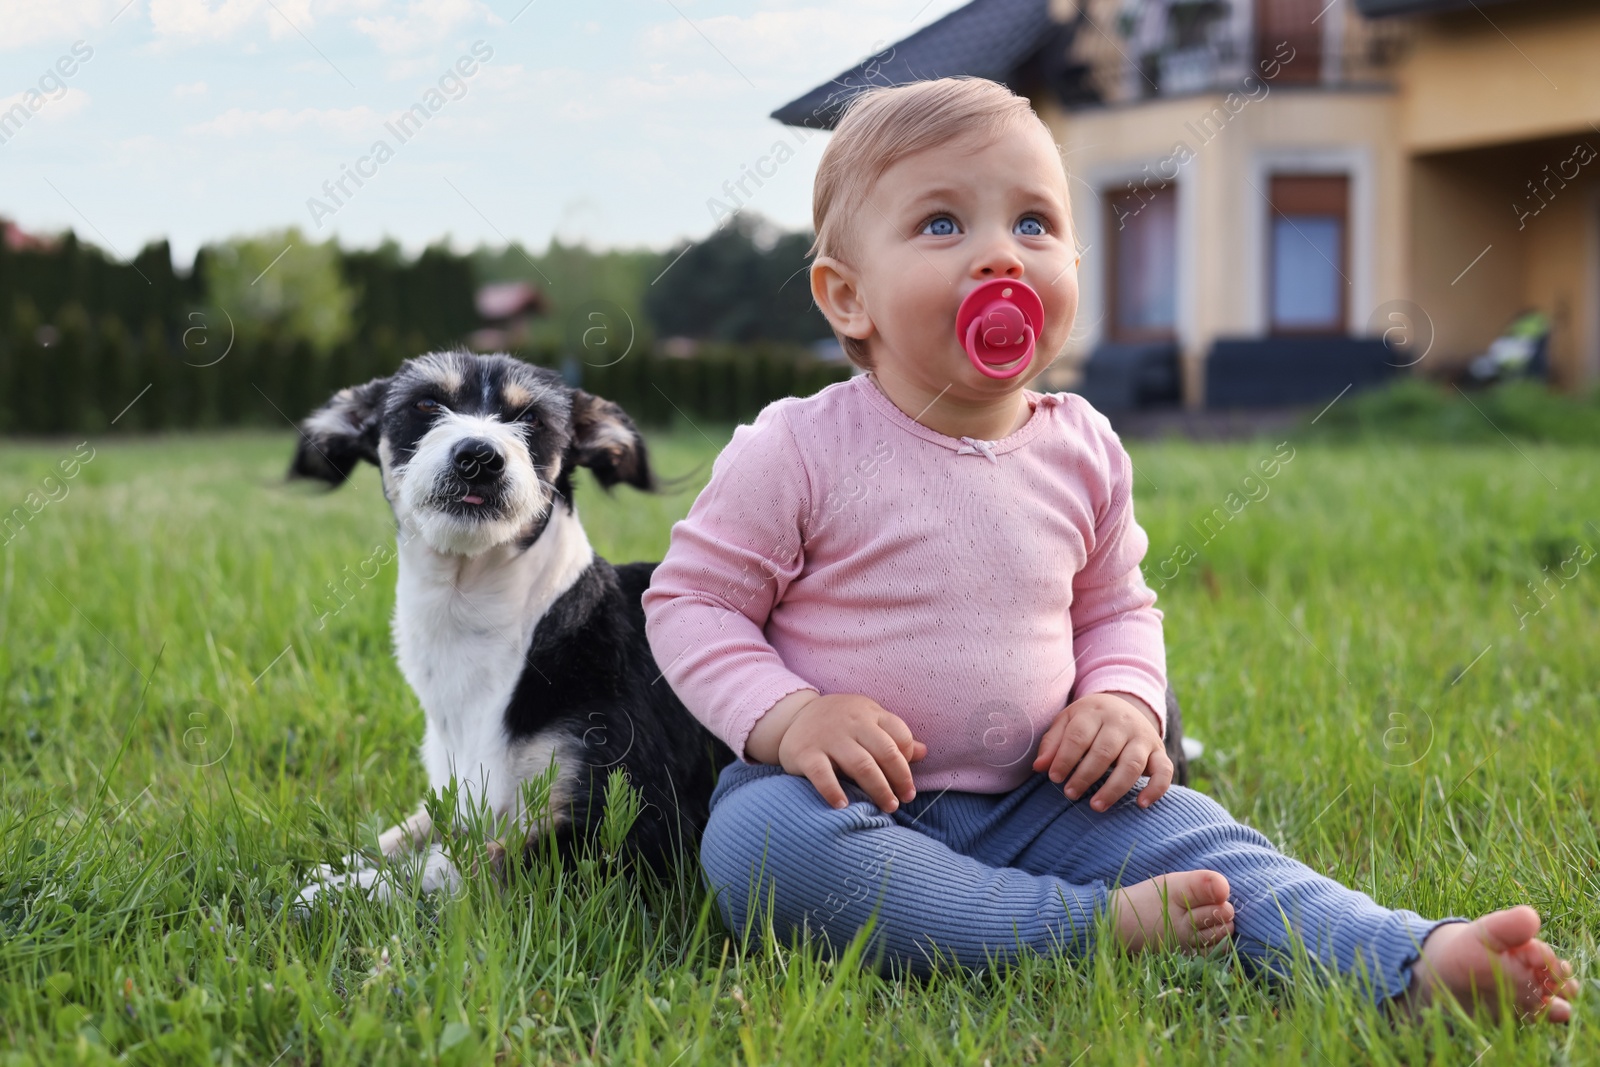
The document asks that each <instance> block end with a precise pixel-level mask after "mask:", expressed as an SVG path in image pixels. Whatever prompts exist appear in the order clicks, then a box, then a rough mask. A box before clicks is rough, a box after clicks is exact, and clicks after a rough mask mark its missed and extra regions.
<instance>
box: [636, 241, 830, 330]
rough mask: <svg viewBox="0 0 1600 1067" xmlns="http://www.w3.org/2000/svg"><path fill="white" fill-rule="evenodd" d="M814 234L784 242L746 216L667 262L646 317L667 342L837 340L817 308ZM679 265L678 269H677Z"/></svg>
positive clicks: (647, 301) (650, 292)
mask: <svg viewBox="0 0 1600 1067" xmlns="http://www.w3.org/2000/svg"><path fill="white" fill-rule="evenodd" d="M810 246H811V235H810V234H809V233H791V234H780V233H779V232H778V231H777V230H776V229H775V228H774V227H773V225H772V224H771V223H770V222H768V221H767V220H765V219H763V218H761V217H760V216H758V215H753V214H749V213H746V212H739V213H737V214H735V215H734V216H733V217H732V218H731V219H730V220H729V221H728V222H727V223H726V224H724V225H723V226H721V227H719V228H718V229H717V230H715V231H713V232H712V234H711V236H709V237H707V238H706V239H705V240H703V241H700V242H698V243H696V244H691V245H689V246H688V248H687V250H685V249H684V248H683V247H682V246H680V247H678V248H674V249H671V250H669V251H668V252H667V253H666V254H665V255H663V256H662V257H661V267H660V269H661V270H664V271H665V273H664V274H660V275H659V277H658V279H657V280H656V281H655V282H654V284H652V285H651V286H650V287H649V288H648V289H647V290H646V291H645V297H644V307H645V314H646V315H647V316H648V317H649V318H650V321H651V322H652V323H653V324H654V326H655V328H656V332H657V334H658V335H661V336H680V337H694V338H698V339H701V340H709V341H740V342H748V341H758V340H769V341H791V342H799V343H806V342H810V341H816V340H820V339H822V338H826V337H831V336H833V333H832V331H831V330H830V329H829V327H828V321H827V319H825V318H823V316H822V313H821V312H820V311H818V310H816V309H815V307H813V305H812V300H811V284H810V281H809V278H808V276H807V275H808V266H809V264H808V263H807V262H806V256H805V253H806V249H808V248H809V247H810ZM675 260H676V261H675Z"/></svg>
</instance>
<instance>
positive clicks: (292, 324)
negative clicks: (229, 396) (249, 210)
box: [201, 228, 355, 355]
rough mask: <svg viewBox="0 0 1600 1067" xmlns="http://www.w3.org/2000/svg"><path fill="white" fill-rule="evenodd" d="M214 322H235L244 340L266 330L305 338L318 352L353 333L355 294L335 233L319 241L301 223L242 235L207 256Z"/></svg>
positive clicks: (208, 291) (247, 341)
mask: <svg viewBox="0 0 1600 1067" xmlns="http://www.w3.org/2000/svg"><path fill="white" fill-rule="evenodd" d="M201 262H202V264H203V267H202V269H203V270H204V271H205V292H206V300H207V303H208V304H210V305H211V308H210V315H209V321H211V322H217V323H221V322H224V321H231V322H232V323H233V329H234V330H235V331H236V332H237V336H238V339H239V341H240V342H242V343H245V344H253V343H256V342H258V341H260V340H261V339H262V338H263V337H265V336H266V335H267V334H269V333H270V334H273V335H275V336H277V337H280V338H284V339H285V340H291V341H292V340H303V341H305V342H307V343H308V344H310V346H311V348H312V349H313V350H314V351H315V352H316V353H318V354H319V355H321V354H325V353H327V352H328V351H329V350H331V349H332V348H333V346H334V345H336V344H338V343H339V342H340V341H343V340H344V339H345V338H347V337H349V336H350V334H351V331H352V329H353V327H354V317H353V311H354V308H355V294H354V293H353V292H352V291H351V289H350V287H349V286H348V285H347V284H345V280H344V275H343V273H342V272H341V271H340V262H339V249H338V246H337V245H336V244H334V242H333V241H332V240H329V241H327V242H326V243H324V244H315V243H313V242H311V241H309V240H307V239H306V238H305V237H304V236H303V235H302V234H301V233H300V231H299V230H297V229H293V228H291V229H287V230H280V231H277V232H275V233H268V234H263V235H262V236H260V237H236V238H233V239H231V240H229V241H226V242H224V243H223V244H220V245H214V246H212V247H210V248H209V249H208V250H207V254H206V256H205V258H204V259H203V260H202V261H201Z"/></svg>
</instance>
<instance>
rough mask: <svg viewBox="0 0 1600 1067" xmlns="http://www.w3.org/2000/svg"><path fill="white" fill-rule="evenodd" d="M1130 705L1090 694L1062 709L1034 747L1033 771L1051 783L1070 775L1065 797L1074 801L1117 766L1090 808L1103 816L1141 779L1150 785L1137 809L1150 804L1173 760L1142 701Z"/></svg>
mask: <svg viewBox="0 0 1600 1067" xmlns="http://www.w3.org/2000/svg"><path fill="white" fill-rule="evenodd" d="M1135 700H1136V698H1133V697H1124V696H1121V695H1118V694H1114V693H1090V694H1089V695H1087V696H1084V697H1080V698H1079V699H1077V700H1074V701H1073V702H1072V703H1071V704H1068V705H1067V706H1066V707H1065V708H1062V709H1061V713H1060V714H1059V715H1057V716H1056V721H1055V722H1053V723H1051V724H1050V729H1048V730H1046V731H1045V735H1044V739H1043V740H1041V741H1040V742H1039V755H1038V756H1037V757H1036V758H1035V759H1034V761H1033V769H1034V770H1035V771H1042V770H1044V769H1045V768H1047V767H1048V768H1049V770H1050V780H1051V781H1052V782H1056V783H1059V782H1061V781H1062V780H1063V779H1065V778H1066V777H1067V773H1068V772H1069V771H1072V778H1071V780H1069V781H1068V782H1067V787H1066V790H1065V792H1066V794H1067V796H1068V798H1070V799H1072V800H1077V799H1078V796H1079V795H1080V794H1081V793H1082V792H1083V791H1084V790H1085V789H1087V788H1089V786H1091V785H1093V784H1094V783H1095V782H1096V781H1097V780H1098V779H1099V778H1100V776H1101V775H1102V774H1105V773H1106V771H1107V770H1109V769H1110V768H1111V766H1112V764H1116V770H1115V771H1113V772H1112V774H1111V777H1110V778H1108V779H1106V784H1105V785H1104V786H1102V787H1101V788H1100V791H1099V792H1098V793H1096V794H1095V795H1094V800H1093V801H1092V802H1091V804H1090V806H1091V807H1093V808H1094V809H1095V810H1096V811H1105V810H1106V809H1107V808H1109V807H1110V806H1111V805H1112V804H1115V803H1116V802H1117V799H1118V798H1119V797H1121V796H1122V794H1124V793H1126V792H1127V791H1128V790H1129V789H1131V788H1132V787H1133V783H1134V782H1136V781H1138V780H1139V776H1140V775H1142V774H1148V775H1149V776H1150V784H1149V785H1147V786H1145V788H1144V789H1143V790H1142V791H1141V792H1140V793H1139V800H1138V804H1139V806H1140V807H1142V808H1148V807H1149V806H1150V805H1151V804H1154V803H1155V802H1156V801H1157V800H1159V799H1160V798H1161V794H1163V793H1165V792H1166V791H1167V787H1168V786H1170V785H1171V784H1172V771H1173V767H1172V760H1170V759H1168V758H1167V750H1166V749H1165V748H1164V747H1163V746H1162V744H1161V726H1160V720H1158V719H1157V718H1156V715H1155V712H1153V711H1151V710H1150V709H1149V708H1148V707H1147V706H1146V705H1145V704H1144V702H1143V701H1138V702H1137V703H1136V702H1135ZM1074 766H1076V767H1077V770H1076V771H1073V767H1074Z"/></svg>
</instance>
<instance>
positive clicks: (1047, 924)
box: [700, 762, 1466, 999]
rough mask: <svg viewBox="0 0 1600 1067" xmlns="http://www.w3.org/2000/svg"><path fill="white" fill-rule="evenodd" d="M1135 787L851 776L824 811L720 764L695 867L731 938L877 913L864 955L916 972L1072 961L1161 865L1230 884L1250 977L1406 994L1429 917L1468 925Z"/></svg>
mask: <svg viewBox="0 0 1600 1067" xmlns="http://www.w3.org/2000/svg"><path fill="white" fill-rule="evenodd" d="M1102 781H1103V779H1102ZM1147 783H1148V779H1144V778H1141V779H1140V780H1139V782H1138V784H1137V785H1136V786H1135V787H1134V788H1133V789H1131V790H1129V791H1128V793H1126V794H1125V795H1124V796H1123V797H1122V798H1121V799H1120V800H1119V801H1117V803H1116V804H1114V805H1112V806H1111V808H1110V809H1109V810H1107V811H1104V812H1097V811H1095V810H1094V809H1092V808H1091V807H1089V800H1090V798H1092V797H1093V796H1094V789H1089V790H1086V791H1085V792H1084V794H1083V796H1082V798H1081V799H1079V800H1077V801H1071V800H1068V799H1067V798H1066V796H1064V795H1063V793H1062V791H1061V786H1059V785H1056V784H1055V783H1053V782H1051V781H1050V779H1049V777H1048V776H1047V775H1044V774H1035V775H1033V776H1032V777H1031V778H1029V779H1028V781H1027V782H1026V783H1024V784H1023V785H1022V786H1021V787H1020V788H1018V789H1016V790H1015V791H1014V792H1011V793H963V792H957V791H955V790H946V791H944V792H933V793H918V795H917V797H916V799H915V800H913V801H911V802H910V803H908V804H902V805H901V806H900V807H899V808H898V809H897V810H896V811H895V812H894V813H893V814H885V813H884V812H883V811H881V810H880V809H879V808H878V806H877V805H876V804H874V803H873V802H872V801H871V800H869V799H867V795H866V794H865V793H864V792H862V791H861V790H860V789H859V788H858V787H857V786H856V785H855V784H854V783H852V782H849V781H848V780H843V781H842V784H843V785H844V789H845V794H846V796H847V797H848V798H849V800H850V803H849V805H848V806H847V807H845V808H843V809H835V808H830V807H829V806H828V805H827V803H826V802H825V801H823V799H822V798H821V797H820V796H819V795H818V794H817V791H816V789H815V788H814V787H813V786H812V785H811V783H810V782H809V781H807V780H806V779H804V778H800V777H796V776H794V775H790V774H787V773H785V772H784V770H783V768H781V767H777V766H765V765H753V764H747V763H743V762H734V763H731V764H729V765H728V766H727V767H725V768H723V770H722V774H721V777H720V778H719V780H718V782H717V787H716V791H715V792H714V793H712V796H711V818H710V820H709V822H708V823H707V825H706V830H705V835H704V837H703V838H702V840H701V846H700V861H701V867H702V869H703V874H704V877H705V882H706V888H707V889H708V891H710V892H712V893H714V894H716V900H717V908H718V910H719V911H720V912H721V915H722V919H723V922H724V923H726V924H727V926H728V928H729V929H730V930H731V931H733V932H734V933H735V934H743V933H745V932H746V931H747V930H749V931H750V932H751V934H752V935H754V936H760V934H761V933H762V931H763V929H764V927H765V925H766V921H767V920H768V919H769V918H770V921H771V924H772V929H773V931H774V932H775V933H776V934H777V935H778V936H780V937H790V936H792V935H793V933H794V932H795V931H797V930H804V931H809V933H810V934H811V935H812V936H818V935H820V939H821V941H822V943H823V947H824V949H825V951H830V952H832V951H838V950H840V949H842V948H843V947H844V945H845V944H846V943H847V942H849V940H850V939H851V938H852V937H853V936H854V935H855V934H856V933H857V932H858V931H859V930H861V929H862V928H863V927H864V926H865V925H866V924H867V920H868V918H869V916H872V915H873V914H874V912H875V913H876V923H875V925H874V927H873V930H872V932H871V934H870V935H869V938H868V941H867V953H866V955H867V958H868V959H869V960H872V961H874V962H875V963H876V964H877V965H878V966H879V967H881V968H883V969H886V970H898V969H905V970H909V971H910V972H911V973H913V974H924V975H925V974H927V973H929V971H930V970H931V969H932V967H933V965H934V963H935V961H936V960H941V961H943V962H944V963H945V964H946V965H948V964H949V963H951V962H956V963H960V964H963V965H965V966H968V967H973V968H977V967H983V966H986V965H989V964H990V963H991V962H997V961H999V960H1009V959H1015V958H1016V957H1017V955H1018V954H1019V952H1020V951H1021V950H1022V949H1023V948H1027V949H1031V950H1033V951H1034V952H1037V953H1039V954H1041V955H1048V954H1050V953H1051V952H1067V953H1072V954H1078V953H1086V952H1088V951H1090V950H1091V949H1092V948H1093V944H1094V937H1095V922H1096V918H1097V916H1098V915H1100V914H1101V913H1102V912H1104V911H1105V910H1106V907H1107V905H1108V900H1109V894H1110V890H1111V888H1112V887H1114V886H1128V885H1133V884H1134V883H1136V882H1142V881H1144V880H1145V879H1147V878H1152V877H1154V876H1156V875H1159V874H1170V873H1173V872H1175V871H1188V870H1197V869H1209V870H1214V871H1220V872H1221V873H1222V875H1223V876H1224V877H1226V878H1227V879H1228V884H1229V889H1230V897H1229V899H1230V900H1231V901H1232V903H1233V907H1234V935H1233V938H1232V942H1233V944H1234V947H1235V949H1236V950H1237V952H1238V953H1239V956H1240V958H1241V959H1242V960H1243V961H1245V962H1246V963H1247V964H1249V965H1251V969H1252V970H1258V969H1259V970H1264V971H1266V972H1267V973H1268V974H1273V975H1280V976H1282V975H1287V974H1288V973H1289V971H1288V964H1289V961H1290V960H1291V958H1292V956H1293V954H1294V953H1295V952H1296V951H1297V949H1303V951H1304V952H1305V953H1307V954H1308V955H1309V956H1310V958H1311V959H1312V960H1315V961H1317V962H1318V963H1320V964H1321V965H1322V966H1324V967H1326V968H1330V969H1332V970H1334V971H1337V972H1338V973H1339V974H1342V975H1349V976H1351V977H1352V978H1355V979H1357V980H1358V981H1362V982H1365V983H1368V984H1367V986H1366V988H1367V989H1368V990H1370V992H1371V993H1372V995H1373V996H1374V998H1375V999H1377V998H1383V997H1388V996H1393V995H1394V994H1396V993H1399V992H1401V991H1402V990H1404V989H1405V987H1406V984H1407V982H1408V981H1409V978H1410V975H1409V965H1410V964H1411V962H1412V961H1414V960H1415V958H1416V956H1417V952H1418V947H1419V946H1420V945H1421V943H1422V941H1423V939H1424V938H1426V937H1427V936H1428V934H1430V933H1432V932H1433V929H1434V928H1435V927H1436V926H1438V925H1440V923H1442V922H1450V921H1466V920H1461V919H1457V920H1451V919H1442V920H1428V919H1424V918H1422V917H1421V916H1420V915H1418V914H1417V913H1415V912H1412V911H1405V910H1390V909H1388V908H1382V907H1379V906H1378V905H1377V904H1375V903H1374V902H1373V900H1372V898H1371V897H1369V896H1367V895H1366V894H1365V893H1361V892H1358V891H1356V890H1353V889H1347V888H1345V887H1344V886H1342V885H1340V884H1339V883H1338V882H1335V881H1333V880H1332V879H1331V878H1326V877H1324V876H1322V875H1320V874H1318V873H1317V872H1316V871H1313V870H1312V869H1311V868H1309V867H1307V866H1306V865H1305V864H1303V863H1299V862H1297V861H1295V860H1293V859H1290V858H1289V857H1288V856H1285V855H1284V854H1283V853H1281V852H1279V851H1278V850H1277V849H1275V848H1273V847H1272V844H1271V842H1269V841H1268V840H1267V839H1266V838H1265V837H1263V836H1262V835H1261V834H1259V833H1257V832H1256V831H1255V830H1252V829H1250V828H1249V827H1248V826H1244V825H1242V824H1240V823H1238V822H1235V821H1234V820H1233V818H1232V817H1231V816H1229V815H1228V813H1227V812H1226V811H1224V810H1223V809H1222V807H1221V805H1219V804H1217V803H1216V802H1215V801H1214V800H1212V799H1211V798H1210V797H1207V796H1205V795H1204V794H1202V793H1197V792H1195V791H1194V790H1192V789H1186V788H1184V787H1182V786H1177V785H1175V786H1173V787H1171V788H1170V789H1169V790H1168V791H1167V793H1166V794H1165V795H1164V796H1162V798H1161V799H1160V800H1158V801H1156V802H1155V803H1154V804H1152V805H1151V806H1150V807H1149V808H1140V807H1139V806H1138V805H1137V804H1135V803H1134V799H1135V798H1136V797H1137V796H1138V794H1139V792H1140V791H1141V790H1142V789H1143V788H1144V787H1145V785H1146V784H1147ZM769 908H770V911H769ZM752 919H754V921H751V920H752Z"/></svg>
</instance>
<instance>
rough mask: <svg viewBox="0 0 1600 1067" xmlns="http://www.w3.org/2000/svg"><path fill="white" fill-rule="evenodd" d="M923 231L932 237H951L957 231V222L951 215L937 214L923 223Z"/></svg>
mask: <svg viewBox="0 0 1600 1067" xmlns="http://www.w3.org/2000/svg"><path fill="white" fill-rule="evenodd" d="M922 232H923V233H925V234H927V235H928V236H930V237H949V236H950V235H951V234H953V233H955V232H956V223H955V220H954V219H952V218H951V217H950V216H949V215H935V216H934V217H933V218H931V219H929V220H928V221H927V222H925V223H924V224H923V226H922Z"/></svg>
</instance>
